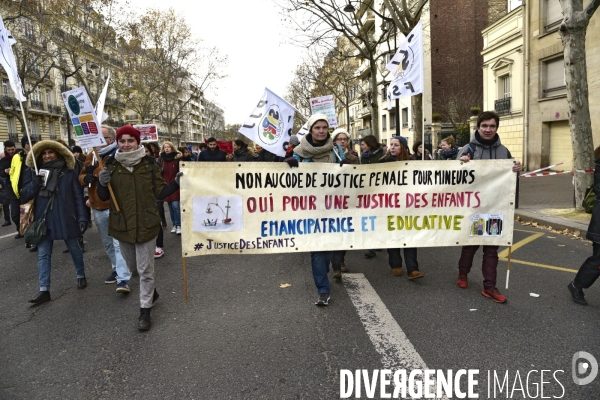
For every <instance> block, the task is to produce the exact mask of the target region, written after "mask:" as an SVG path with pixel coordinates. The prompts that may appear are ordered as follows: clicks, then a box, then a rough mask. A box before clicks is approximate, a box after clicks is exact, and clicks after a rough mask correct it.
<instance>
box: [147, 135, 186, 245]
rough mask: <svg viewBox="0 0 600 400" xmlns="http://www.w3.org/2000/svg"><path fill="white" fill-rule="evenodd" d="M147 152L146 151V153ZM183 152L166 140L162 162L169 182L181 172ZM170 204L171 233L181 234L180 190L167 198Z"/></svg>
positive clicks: (166, 180) (161, 154)
mask: <svg viewBox="0 0 600 400" xmlns="http://www.w3.org/2000/svg"><path fill="white" fill-rule="evenodd" d="M144 154H145V153H144ZM182 156H183V154H181V152H179V151H177V150H175V146H173V143H171V142H164V143H163V145H162V150H161V152H160V164H161V166H162V172H161V175H162V178H163V179H164V180H165V182H166V183H167V184H169V183H171V182H173V181H174V180H175V176H177V173H178V172H179V160H180V159H181V158H182ZM165 201H166V202H167V204H168V205H169V213H170V215H171V222H172V223H173V228H172V229H171V233H176V234H178V235H181V209H180V207H179V191H176V192H175V193H173V194H172V195H170V196H169V197H167V198H166V199H165Z"/></svg>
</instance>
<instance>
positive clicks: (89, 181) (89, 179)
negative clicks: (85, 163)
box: [83, 175, 98, 185]
mask: <svg viewBox="0 0 600 400" xmlns="http://www.w3.org/2000/svg"><path fill="white" fill-rule="evenodd" d="M97 180H98V178H96V177H95V176H94V175H86V176H84V177H83V181H84V182H85V183H86V184H88V185H91V184H92V183H94V182H96V181H97Z"/></svg>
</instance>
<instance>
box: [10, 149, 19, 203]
mask: <svg viewBox="0 0 600 400" xmlns="http://www.w3.org/2000/svg"><path fill="white" fill-rule="evenodd" d="M22 164H23V160H22V159H21V153H19V154H15V156H14V157H13V159H12V161H11V163H10V172H9V173H8V176H10V184H11V185H12V189H13V192H15V195H16V196H17V199H20V198H21V192H20V191H19V178H20V177H21V165H22Z"/></svg>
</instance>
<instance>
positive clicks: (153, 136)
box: [133, 124, 158, 142]
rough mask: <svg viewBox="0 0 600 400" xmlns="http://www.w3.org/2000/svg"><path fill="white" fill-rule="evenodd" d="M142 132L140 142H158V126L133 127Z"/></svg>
mask: <svg viewBox="0 0 600 400" xmlns="http://www.w3.org/2000/svg"><path fill="white" fill-rule="evenodd" d="M133 127H134V128H135V129H137V130H138V131H140V140H141V141H142V142H158V127H157V126H156V124H143V125H133Z"/></svg>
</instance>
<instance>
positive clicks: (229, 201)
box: [192, 196, 243, 232]
mask: <svg viewBox="0 0 600 400" xmlns="http://www.w3.org/2000/svg"><path fill="white" fill-rule="evenodd" d="M192 204H193V225H194V232H207V231H240V230H242V229H243V223H242V222H243V221H242V214H243V207H242V196H218V197H194V199H193V202H192Z"/></svg>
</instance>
